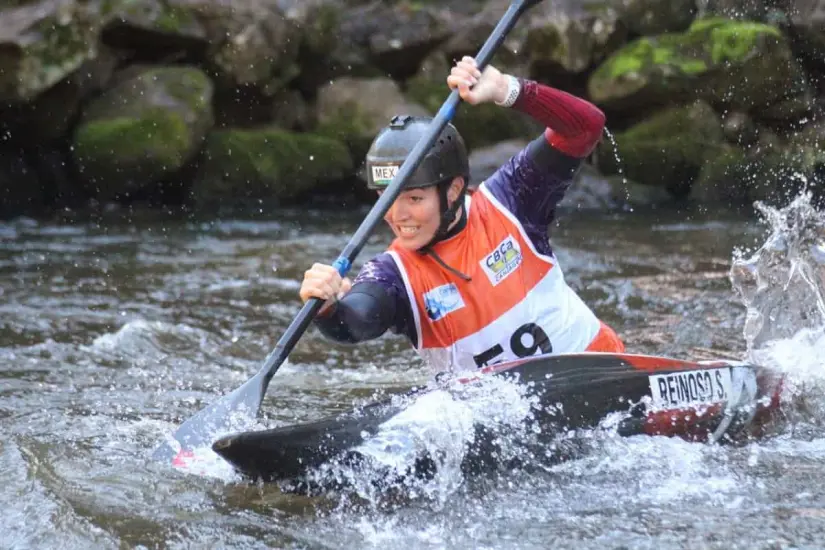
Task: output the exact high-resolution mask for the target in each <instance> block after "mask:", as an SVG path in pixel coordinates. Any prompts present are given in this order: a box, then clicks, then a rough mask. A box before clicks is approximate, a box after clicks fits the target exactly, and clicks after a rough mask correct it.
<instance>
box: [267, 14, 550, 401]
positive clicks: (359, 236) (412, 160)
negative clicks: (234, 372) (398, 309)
mask: <svg viewBox="0 0 825 550" xmlns="http://www.w3.org/2000/svg"><path fill="white" fill-rule="evenodd" d="M536 3H538V2H537V1H535V0H531V1H528V0H514V1H513V2H512V3H511V4H510V7H509V8H508V9H507V11H506V12H505V14H504V16H503V17H502V18H501V20H500V21H499V22H498V24H497V25H496V27H495V29H493V32H492V33H491V34H490V36H489V38H487V41H486V42H485V43H484V45H483V46H482V47H481V50H480V51H479V52H478V55H477V56H476V58H475V60H476V64H477V65H478V68H479V70H484V67H486V66H487V64H488V63H489V62H490V60H491V59H492V57H493V54H494V53H495V51H496V50H497V49H498V47H499V46H500V45H501V43H502V42H503V41H504V39H505V38H506V36H507V34H508V33H509V32H510V30H512V28H513V26H515V24H516V21H518V19H519V17H521V15H522V14H523V13H524V12H525V11H526V10H527V8H529V7H530V6H531V5H533V4H536ZM460 102H461V98H460V96H459V93H458V90H453V91H452V92H451V93H450V96H449V97H448V98H447V101H445V102H444V104H443V105H442V106H441V109H439V111H438V113H437V114H436V115H435V117H434V118H433V120H432V122H431V123H430V126H429V128H428V129H427V133H426V134H425V137H423V138H421V140H420V141H419V142H418V143H417V144H416V146H415V147H414V148H413V150H412V151H410V154H409V155H408V156H407V158H406V160H405V161H404V163H403V164H402V165H401V168H399V170H398V173H397V174H396V176H395V177H394V178H393V180H392V183H390V185H389V186H388V187H387V188H386V190H385V191H384V192H383V193H381V196H380V197H379V198H378V200H377V201H376V203H375V205H374V206H373V207H372V209H371V210H370V212H369V214H367V217H366V218H364V221H363V222H361V225H360V226H359V227H358V229H357V230H356V231H355V234H354V235H353V236H352V238H350V240H349V242H348V243H347V245H346V246H345V247H344V250H343V251H342V252H341V255H340V256H339V257H338V259H337V260H335V262H334V263H333V266H334V267H335V268H336V269H337V270H338V273H340V274H341V276H342V277H343V276H345V275H346V274H347V273H348V272H349V270H350V267H352V262H353V261H354V260H355V258H356V256H358V254H359V253H360V252H361V249H362V248H363V247H364V244H366V242H367V239H368V238H369V236H370V235H371V234H372V232H373V231H374V230H375V227H376V226H377V225H378V224H379V223H380V222H381V220H382V219H383V217H384V215H385V214H386V213H387V211H388V210H389V209H390V207H391V206H392V203H393V202H394V201H395V199H396V198H397V197H398V195H399V194H400V193H401V191H402V190H403V188H404V184H405V183H406V182H407V180H408V179H409V178H410V176H412V174H413V173H414V172H415V171H416V169H418V166H419V165H420V164H421V161H422V160H424V157H425V156H426V154H427V152H428V151H429V150H430V148H431V147H432V146H433V144H434V143H435V140H436V139H438V136H439V135H440V134H441V132H442V130H444V128H445V127H446V126H447V124H448V123H449V122H450V121H451V120H452V118H453V116H454V115H455V111H456V109H457V108H458V105H459V103H460ZM323 304H324V300H322V299H320V298H311V299H309V300H307V302H306V303H305V304H304V306H303V307H302V308H301V310H300V311H299V312H298V315H297V316H296V317H295V319H294V320H293V321H292V323H291V324H290V325H289V327H288V328H287V329H286V332H284V334H283V336H281V339H280V340H278V343H277V344H276V345H275V349H273V350H272V353H270V354H269V357H267V359H266V361H265V362H264V365H263V367H261V371H262V372H264V373H265V375H264V376H265V378H264V380H265V381H264V387H263V388H262V391H261V394H262V395H263V393H265V392H266V385H267V384H269V380H270V379H271V378H272V376H273V375H274V374H275V372H277V370H278V369H279V368H280V366H281V364H283V362H284V361H286V358H287V356H289V353H290V352H291V351H292V348H294V347H295V344H297V343H298V340H299V339H300V338H301V336H302V335H303V334H304V332H305V331H306V329H307V327H309V324H310V323H311V322H312V319H313V318H314V317H315V315H316V314H317V313H318V311H319V310H320V309H321V306H322V305H323Z"/></svg>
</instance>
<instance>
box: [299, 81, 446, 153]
mask: <svg viewBox="0 0 825 550" xmlns="http://www.w3.org/2000/svg"><path fill="white" fill-rule="evenodd" d="M316 112H317V114H318V125H317V128H316V129H315V133H317V134H319V135H323V136H327V137H329V138H332V139H336V140H339V141H342V142H344V143H346V144H347V145H348V146H349V148H350V151H351V153H352V157H353V158H354V159H358V162H360V161H361V159H363V158H364V155H366V153H367V149H368V148H369V145H370V143H371V142H372V140H373V138H374V137H375V135H376V134H377V133H378V132H379V131H380V130H381V128H383V127H384V126H386V125H387V124H389V122H390V120H392V117H393V116H395V115H413V116H429V115H431V114H433V113H434V112H435V111H430V110H428V109H426V108H425V107H422V106H421V105H418V104H416V103H413V102H410V101H409V99H408V98H406V97H404V95H403V94H402V93H401V91H400V89H399V88H398V84H396V83H395V81H393V80H391V79H389V78H386V77H382V78H353V77H343V78H338V79H335V80H333V81H332V82H330V83H328V84H327V85H325V86H324V87H322V88H321V89H320V90H319V92H318V101H317V108H316Z"/></svg>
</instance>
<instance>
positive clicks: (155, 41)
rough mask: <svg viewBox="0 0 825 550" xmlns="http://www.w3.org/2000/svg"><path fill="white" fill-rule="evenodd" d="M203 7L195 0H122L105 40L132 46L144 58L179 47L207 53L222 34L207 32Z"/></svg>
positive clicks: (105, 34) (160, 55) (196, 52)
mask: <svg viewBox="0 0 825 550" xmlns="http://www.w3.org/2000/svg"><path fill="white" fill-rule="evenodd" d="M202 9H203V8H202V6H199V3H197V2H193V1H191V0H129V1H126V2H122V3H121V4H118V7H117V8H116V10H115V14H114V16H113V17H112V18H111V19H110V20H109V21H108V22H107V24H106V26H105V27H104V28H103V35H102V36H103V41H104V42H105V43H106V44H109V45H111V46H113V47H117V48H121V49H132V50H134V51H136V52H137V53H138V55H139V56H140V58H141V59H147V58H160V59H163V58H164V57H166V56H169V55H170V54H172V53H174V52H179V51H183V52H189V53H192V54H195V55H203V53H204V52H205V51H206V50H207V48H208V47H209V45H210V40H215V39H219V38H218V37H216V36H208V35H207V30H206V28H205V26H204V25H203V24H201V22H200V21H199V19H198V12H199V11H200V10H202ZM220 39H222V37H221V38H220Z"/></svg>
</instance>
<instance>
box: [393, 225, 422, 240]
mask: <svg viewBox="0 0 825 550" xmlns="http://www.w3.org/2000/svg"><path fill="white" fill-rule="evenodd" d="M397 227H398V233H399V234H400V235H403V236H405V237H411V236H413V235H415V234H416V233H418V230H419V229H420V227H409V226H401V225H399V226H397Z"/></svg>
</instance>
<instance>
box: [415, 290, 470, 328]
mask: <svg viewBox="0 0 825 550" xmlns="http://www.w3.org/2000/svg"><path fill="white" fill-rule="evenodd" d="M463 307H464V299H463V298H462V297H461V293H460V292H458V288H456V286H455V284H453V283H449V284H446V285H441V286H437V287H435V288H434V289H432V290H430V291H429V292H425V293H424V308H425V309H426V310H427V317H429V318H430V320H431V321H438V320H439V319H441V318H443V317H444V316H445V315H447V314H448V313H452V312H453V311H456V310H459V309H461V308H463Z"/></svg>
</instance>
